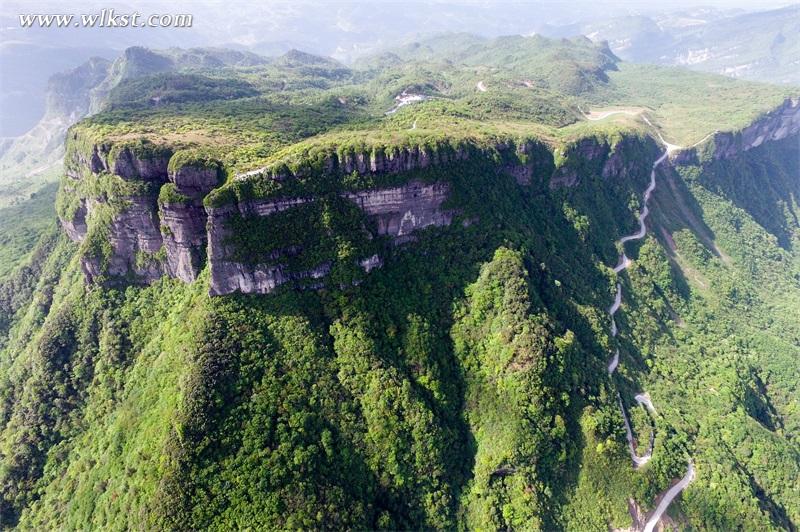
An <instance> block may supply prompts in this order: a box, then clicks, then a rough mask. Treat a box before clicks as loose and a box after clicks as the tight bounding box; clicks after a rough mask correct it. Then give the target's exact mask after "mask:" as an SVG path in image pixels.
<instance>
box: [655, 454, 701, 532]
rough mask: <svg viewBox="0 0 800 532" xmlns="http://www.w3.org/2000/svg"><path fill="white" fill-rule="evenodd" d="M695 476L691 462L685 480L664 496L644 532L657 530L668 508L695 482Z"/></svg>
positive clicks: (681, 480) (684, 476)
mask: <svg viewBox="0 0 800 532" xmlns="http://www.w3.org/2000/svg"><path fill="white" fill-rule="evenodd" d="M694 476H695V473H694V464H692V463H691V462H689V466H688V467H687V468H686V474H685V475H683V478H682V479H680V480H679V481H678V483H677V484H675V485H674V486H672V487H671V488H670V489H668V490H667V493H665V494H664V497H663V498H662V499H661V502H659V503H658V506H657V507H656V511H655V512H653V515H652V516H651V517H650V519H648V521H647V524H645V526H644V532H653V530H655V528H656V525H657V524H658V521H659V520H660V519H661V516H662V515H664V512H666V511H667V508H668V507H669V505H670V504H671V503H672V500H673V499H674V498H675V497H677V496H678V494H679V493H680V492H681V491H683V489H684V488H685V487H686V486H688V485H689V483H690V482H691V481H693V480H694Z"/></svg>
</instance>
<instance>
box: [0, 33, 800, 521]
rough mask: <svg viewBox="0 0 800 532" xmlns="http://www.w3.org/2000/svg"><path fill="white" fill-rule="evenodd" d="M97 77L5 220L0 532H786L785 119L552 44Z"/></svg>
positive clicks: (793, 229)
mask: <svg viewBox="0 0 800 532" xmlns="http://www.w3.org/2000/svg"><path fill="white" fill-rule="evenodd" d="M105 68H107V69H108V72H110V73H113V75H111V74H105V75H102V76H101V75H100V73H98V74H97V79H94V78H93V79H92V82H91V83H89V82H86V80H85V79H84V82H86V83H85V85H86V91H85V92H81V93H80V94H77V95H75V96H76V98H78V100H79V101H80V102H82V105H83V104H86V106H89V105H91V106H93V111H92V113H91V114H89V115H88V116H85V117H83V118H82V119H80V120H79V121H78V122H77V123H76V124H75V125H73V126H71V127H69V129H67V130H66V132H65V139H66V142H65V146H64V148H63V149H64V157H63V161H62V162H61V163H60V164H59V166H60V168H61V169H62V170H63V171H62V172H61V173H60V174H59V178H60V179H59V185H58V190H57V192H56V191H55V190H54V187H53V189H52V190H50V189H48V190H47V191H46V193H43V195H42V196H38V195H37V196H35V197H34V198H32V199H30V198H29V199H26V200H24V201H23V202H22V203H20V205H23V207H22V208H21V209H18V210H14V211H8V212H9V213H10V214H9V217H14V218H15V217H18V216H19V217H22V216H26V217H27V218H25V219H31V220H37V222H36V223H31V224H30V228H29V230H27V231H24V232H21V231H20V230H19V228H18V227H17V226H15V225H14V224H9V223H7V222H6V218H0V222H1V223H0V237H2V238H3V239H4V240H0V244H2V246H3V247H2V251H3V254H0V259H2V261H0V458H1V459H2V463H3V467H2V468H0V495H1V497H0V519H2V526H3V527H8V528H19V529H23V530H24V529H36V530H42V529H87V528H91V529H94V528H98V529H113V530H123V529H186V528H191V529H231V528H237V529H240V528H246V529H295V528H302V529H321V528H325V529H390V530H397V529H447V530H451V529H455V528H458V529H465V530H499V529H503V530H510V529H523V530H581V531H584V530H598V531H606V530H609V529H613V530H623V529H630V530H645V531H648V532H649V531H652V530H657V529H663V528H665V527H670V526H677V527H678V528H679V529H683V528H692V529H698V530H731V529H748V530H781V529H789V530H791V529H792V527H794V526H796V524H797V523H798V522H800V499H798V497H797V488H798V485H797V482H798V478H800V444H799V443H798V439H797V437H798V436H797V435H798V430H800V417H798V412H800V405H799V404H798V399H797V398H798V397H800V396H799V395H798V394H797V392H798V388H797V386H798V382H800V374H798V367H797V364H796V360H797V357H798V356H800V311H798V306H797V305H796V302H797V301H798V300H800V284H798V281H799V280H800V256H798V252H797V250H798V249H800V247H798V246H800V226H798V223H797V220H798V216H800V205H798V198H800V173H798V170H799V169H798V165H797V164H796V162H797V160H798V157H800V140H799V139H800V93H798V92H797V90H796V88H793V87H790V86H785V87H784V86H772V85H764V84H758V83H751V82H746V81H741V80H731V79H728V78H723V77H721V76H716V75H712V74H705V73H698V72H689V71H683V70H679V69H673V68H665V67H656V66H643V65H632V64H629V63H626V62H624V61H621V60H620V59H619V58H618V57H617V56H616V55H615V54H614V53H613V52H612V51H611V50H610V49H609V48H608V47H607V46H606V45H604V44H596V43H593V42H591V41H590V40H589V39H586V38H574V39H547V38H545V37H542V36H539V35H536V36H528V37H522V36H507V37H500V38H496V39H482V38H477V37H474V36H469V35H464V34H459V35H449V36H443V37H438V38H434V39H430V40H425V41H422V42H418V43H413V44H409V45H403V46H398V47H396V48H393V49H391V50H390V51H387V52H383V53H381V54H379V55H376V56H374V57H367V58H365V59H364V60H363V61H361V62H360V63H358V64H357V65H344V64H341V63H338V62H337V61H335V60H333V59H330V58H325V57H319V56H315V55H312V54H308V53H305V52H300V51H297V50H292V51H290V52H288V53H286V54H284V55H281V56H277V57H270V58H266V57H260V56H255V55H254V54H249V53H244V52H235V51H226V50H220V49H213V50H212V49H192V50H179V49H170V50H165V51H161V50H148V49H144V48H134V49H128V50H127V51H126V52H124V53H123V54H121V55H120V57H119V58H118V59H117V60H115V61H114V62H113V63H112V64H111V66H106V67H105ZM81 72H85V70H83V71H81ZM81 79H83V78H81ZM90 96H91V97H90ZM92 98H94V99H92ZM87 109H88V107H87ZM673 143H674V144H673ZM37 194H38V193H37ZM33 200H38V203H29V201H30V202H32V201H33ZM53 204H54V210H55V213H53V212H52V210H49V209H53ZM27 205H37V207H36V209H33V208H30V209H29V208H28V207H27ZM5 212H6V211H5V210H2V211H0V214H3V213H5ZM9 219H10V218H9ZM20 219H22V218H20ZM38 220H41V221H38ZM45 222H48V223H45Z"/></svg>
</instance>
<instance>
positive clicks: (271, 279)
mask: <svg viewBox="0 0 800 532" xmlns="http://www.w3.org/2000/svg"><path fill="white" fill-rule="evenodd" d="M449 191H450V188H449V185H448V184H446V183H430V184H426V183H422V182H420V181H411V182H409V183H408V184H406V185H403V186H401V187H393V188H384V189H374V190H364V191H359V192H346V193H343V194H342V197H343V198H345V199H347V200H349V201H352V202H353V203H355V204H356V205H357V206H358V207H359V208H360V209H361V210H362V211H363V212H364V213H366V214H367V215H368V216H369V217H370V218H372V219H373V220H374V222H375V227H376V228H377V234H378V235H387V236H390V237H392V240H393V241H394V242H395V243H402V242H407V241H409V240H410V239H412V238H413V234H412V233H414V232H415V231H417V230H420V229H424V228H426V227H430V226H446V225H450V223H451V222H452V220H453V215H454V211H452V210H448V209H443V208H442V204H443V203H444V201H445V200H446V199H447V197H448V194H449ZM311 201H313V199H312V198H282V199H276V200H269V201H266V200H260V201H248V202H244V203H241V204H234V205H226V206H224V207H220V208H209V209H208V213H209V218H208V256H209V264H210V269H211V286H210V291H211V294H212V295H221V294H229V293H232V292H237V291H238V292H243V293H259V294H267V293H269V292H271V291H273V290H274V289H275V288H276V287H278V286H280V285H282V284H284V283H287V282H294V281H300V280H302V281H303V282H304V286H312V287H313V286H316V284H315V283H313V282H312V283H310V284H309V283H308V280H314V279H321V278H322V277H324V276H326V275H327V274H328V273H329V272H330V269H331V265H330V264H329V263H323V264H319V265H317V266H316V267H315V268H312V269H310V270H305V271H300V272H297V271H291V272H290V271H289V270H287V269H286V268H285V267H284V266H282V265H280V264H275V263H274V262H275V261H277V262H280V260H281V259H282V258H283V257H285V256H286V255H287V254H297V253H298V252H302V250H276V252H275V253H274V254H273V256H272V257H270V258H271V259H273V263H271V264H245V263H243V262H241V261H237V260H235V258H234V257H235V255H236V253H235V250H234V249H232V247H231V244H230V236H231V232H230V231H231V229H230V228H229V221H230V219H231V218H232V216H234V215H237V214H240V215H243V216H257V217H268V216H271V215H273V214H275V213H278V212H282V211H286V210H289V209H293V208H296V207H298V206H301V205H305V204H307V203H310V202H311ZM359 265H360V266H361V268H363V269H364V270H365V271H367V272H369V271H370V270H372V269H374V268H377V267H380V266H381V265H382V262H381V259H380V257H379V256H377V255H373V256H370V257H365V258H363V259H361V260H359Z"/></svg>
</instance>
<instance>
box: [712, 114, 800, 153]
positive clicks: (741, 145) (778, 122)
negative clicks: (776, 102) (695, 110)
mask: <svg viewBox="0 0 800 532" xmlns="http://www.w3.org/2000/svg"><path fill="white" fill-rule="evenodd" d="M798 132H800V99H798V100H793V99H787V100H786V101H784V102H783V105H781V106H780V107H778V108H777V109H775V110H774V111H772V112H771V113H767V114H766V115H764V116H763V117H761V118H760V119H758V120H756V121H755V122H753V123H752V124H751V125H749V126H747V127H746V128H744V129H742V130H741V131H738V132H735V133H724V132H723V133H716V134H715V135H714V158H715V159H729V158H731V157H734V156H736V155H737V154H739V153H741V152H744V151H747V150H750V149H752V148H756V147H758V146H761V145H762V144H763V143H764V142H768V141H771V140H781V139H785V138H786V137H788V136H790V135H796V134H797V133H798Z"/></svg>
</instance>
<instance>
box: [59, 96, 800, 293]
mask: <svg viewBox="0 0 800 532" xmlns="http://www.w3.org/2000/svg"><path fill="white" fill-rule="evenodd" d="M798 133H800V102H798V101H792V100H787V101H786V102H785V103H784V105H782V106H781V107H780V108H778V109H777V110H775V111H774V112H772V113H770V114H768V115H765V116H764V117H763V118H762V119H760V120H759V121H757V122H755V123H754V124H752V125H751V126H749V127H747V128H745V129H744V130H742V131H740V132H737V133H718V134H716V136H715V137H714V146H715V150H714V157H717V158H725V157H731V156H733V155H734V154H736V153H739V152H741V151H746V150H748V149H751V148H753V147H756V146H759V145H761V144H762V143H764V142H767V141H771V140H778V139H782V138H785V137H787V136H790V135H797V134H798ZM73 140H75V139H73ZM656 150H658V147H657V146H656V144H655V142H654V141H652V140H643V139H641V138H635V137H630V138H624V139H622V140H621V141H619V142H617V143H616V144H614V145H613V146H611V145H610V144H609V142H608V141H605V140H602V139H598V138H584V139H581V140H580V141H578V142H575V143H573V144H571V145H568V146H567V147H566V148H565V149H564V151H563V153H561V154H560V160H561V163H560V164H559V165H558V166H556V165H555V163H554V155H553V153H552V151H551V150H550V149H549V148H547V147H546V146H545V145H543V144H538V143H535V142H525V143H521V144H515V143H514V142H512V141H505V142H502V141H498V143H497V145H496V146H494V149H493V151H492V152H491V153H486V152H481V149H478V148H476V147H474V146H473V147H469V146H461V145H458V146H455V147H454V146H449V145H448V146H445V147H443V149H437V150H431V149H426V148H424V147H420V146H416V147H405V148H400V149H394V150H387V151H386V152H384V151H380V150H373V151H371V152H363V153H356V152H346V151H345V152H335V151H329V152H326V153H325V154H323V155H318V156H317V157H319V158H318V159H317V161H318V163H319V164H311V163H309V162H307V163H306V164H292V165H290V164H288V163H287V162H285V161H284V162H280V161H279V162H278V163H276V164H273V165H271V166H270V167H265V168H261V169H259V170H256V171H253V172H248V173H247V174H242V175H239V176H237V177H236V178H235V179H236V180H243V181H246V180H250V179H253V180H259V179H273V180H277V181H285V180H291V179H296V178H298V177H309V175H310V174H309V172H312V167H313V168H316V170H315V171H321V172H323V173H327V174H329V175H338V176H349V175H350V174H352V173H358V174H362V175H364V176H368V177H370V178H374V177H376V176H378V175H380V174H397V175H398V176H400V177H395V178H391V182H401V183H402V182H403V179H402V176H401V174H403V173H406V172H419V171H423V170H425V169H427V168H429V167H432V166H437V165H445V164H455V163H459V162H461V161H465V160H467V159H469V158H470V157H484V160H487V159H486V157H487V156H489V157H490V158H491V160H492V164H493V165H494V166H493V167H492V168H494V169H495V170H492V171H500V172H502V173H505V174H507V175H510V176H512V177H513V178H514V179H515V180H516V182H517V183H518V184H519V185H520V186H525V187H528V186H537V187H540V188H541V190H542V192H545V190H546V189H547V188H548V187H549V188H550V189H555V188H558V187H561V186H576V185H577V184H578V183H579V182H580V180H581V178H582V177H583V176H585V175H593V176H601V177H602V178H603V179H622V180H630V179H639V178H642V179H645V178H646V177H647V176H648V175H649V171H650V161H652V159H653V153H651V152H655V151H656ZM68 154H69V155H68V160H67V162H66V163H67V164H65V167H66V174H67V176H66V177H65V178H64V179H65V186H64V190H63V193H64V194H73V195H75V196H76V197H73V198H71V199H72V200H73V201H70V202H65V205H67V204H68V205H72V206H75V207H74V208H72V209H71V210H70V212H69V214H65V215H61V224H62V226H63V228H64V230H65V232H66V233H67V235H68V236H69V238H71V239H72V240H73V241H75V242H80V243H82V246H83V247H82V267H83V270H84V273H85V275H86V277H87V279H88V280H90V281H91V280H110V279H114V278H120V279H124V280H126V281H127V282H139V283H150V282H153V281H154V280H156V279H159V278H160V277H162V276H164V275H168V276H170V277H174V278H177V279H180V280H182V281H184V282H192V281H194V280H195V279H197V276H198V274H199V273H200V271H201V270H202V269H203V268H204V267H205V265H206V262H207V263H208V266H209V270H210V278H211V281H210V292H211V294H214V295H221V294H230V293H233V292H243V293H261V294H265V293H269V292H271V291H273V290H275V288H277V287H278V286H281V285H283V284H286V283H292V284H297V285H300V286H302V287H317V286H321V285H322V284H323V278H324V277H326V276H327V275H329V274H330V273H331V271H332V270H333V268H334V267H337V268H338V263H337V264H334V263H333V262H332V259H330V258H323V257H327V256H326V255H324V254H320V255H317V254H315V253H314V250H313V249H302V246H301V245H294V244H292V245H289V246H288V247H287V248H286V249H267V250H266V251H264V252H263V253H261V252H259V253H261V255H260V257H261V258H259V259H258V260H252V261H251V260H248V255H247V254H251V253H254V252H253V251H252V250H250V249H249V247H248V248H242V249H236V248H235V246H236V245H240V244H236V243H235V242H237V241H240V240H241V239H239V240H237V239H236V238H234V237H236V236H240V235H237V234H235V233H233V231H241V230H242V227H245V231H246V230H247V223H250V222H248V220H254V221H259V222H258V223H254V224H253V226H252V227H253V228H254V229H253V231H262V232H263V231H269V230H270V229H269V228H270V223H271V222H270V221H269V220H270V217H272V216H274V215H276V214H277V213H282V212H284V211H292V210H295V209H300V208H305V206H307V205H308V204H314V202H317V201H320V198H315V197H313V196H311V195H309V196H305V197H304V196H297V197H289V196H283V197H274V198H268V199H236V198H238V197H241V196H237V195H236V194H233V195H230V196H223V197H224V198H228V199H227V200H224V201H221V203H219V204H217V205H216V206H214V207H211V206H204V204H203V198H204V197H206V196H207V195H208V193H209V192H210V191H212V190H213V189H214V188H215V187H217V186H219V184H220V182H221V177H222V166H221V165H220V164H219V163H218V162H216V161H209V160H206V159H193V158H192V156H193V155H192V154H189V153H188V152H178V153H175V154H174V153H173V152H172V151H171V150H170V149H168V148H163V147H160V146H155V145H152V144H150V143H147V142H139V143H134V144H130V145H125V146H116V147H115V146H111V145H106V144H97V145H94V146H91V147H90V148H88V149H84V150H83V151H81V150H77V149H76V150H72V151H68ZM687 157H694V158H697V154H696V152H695V151H694V150H686V151H684V152H681V153H678V154H676V156H675V158H674V160H673V163H678V164H680V162H681V161H682V160H688V159H686V158H687ZM290 166H291V167H292V168H293V169H292V170H290ZM110 174H111V175H110ZM432 175H436V174H432ZM82 179H97V180H98V183H103V182H104V181H103V180H109V179H110V180H111V181H110V182H111V183H112V184H113V186H112V187H110V188H109V190H112V191H114V192H113V193H114V194H117V196H116V197H113V198H109V197H107V196H106V194H108V193H107V192H100V193H99V194H98V196H96V197H94V196H90V197H85V196H81V194H86V193H87V192H85V190H105V188H104V187H103V186H100V187H99V188H98V187H95V186H88V187H84V186H81V180H82ZM114 180H116V181H114ZM106 183H108V182H106ZM450 187H451V184H450V183H449V182H445V181H433V182H429V181H424V180H421V179H419V178H416V177H410V176H409V178H408V180H406V181H405V183H404V184H402V185H398V186H388V187H383V188H373V189H366V190H349V191H342V192H340V193H339V198H338V199H336V200H335V201H339V202H341V201H342V200H343V201H344V203H345V204H347V205H351V206H352V208H353V209H355V212H358V210H360V211H361V212H362V213H363V216H364V221H363V222H364V223H363V225H364V227H363V228H362V230H363V232H364V238H365V239H366V240H364V242H369V241H372V240H371V237H374V238H378V237H388V239H389V241H390V242H392V243H393V244H396V245H399V244H403V243H406V242H409V241H413V240H414V238H415V233H416V232H417V231H420V230H422V229H425V228H427V227H444V226H449V225H450V224H451V223H452V222H453V220H454V217H455V215H456V214H457V210H456V209H454V208H452V207H449V206H447V203H446V202H447V200H448V198H449V197H450V195H451V188H450ZM290 188H291V187H290ZM82 190H83V191H84V192H81V191H82ZM119 191H123V192H121V193H120V192H119ZM124 191H127V192H124ZM119 194H123V196H122V197H118V196H119ZM334 198H335V196H334ZM328 200H330V197H329V196H328V197H327V199H326V201H328ZM226 201H227V202H226ZM212 204H213V202H212ZM337 205H338V204H337ZM345 210H347V209H345ZM95 211H97V212H96V213H95ZM311 211H313V209H311ZM347 212H350V211H347ZM346 216H350V215H349V214H348V215H346ZM281 219H282V218H281ZM289 219H291V216H289ZM348 220H349V218H348ZM264 221H266V222H267V223H266V224H265V223H262V222H264ZM313 221H317V220H313ZM472 221H474V220H473V219H469V218H468V219H465V220H463V224H464V225H465V226H467V225H469V223H471V222H472ZM234 222H236V223H234ZM100 223H102V224H103V225H102V226H101V227H95V225H96V224H100ZM242 223H244V224H245V225H244V226H242V225H241V224H242ZM237 224H238V225H237ZM275 227H276V229H275V230H276V231H281V230H285V229H280V228H279V227H282V226H280V225H276V226H275ZM265 228H266V229H265ZM370 228H371V229H370ZM369 230H372V231H373V233H372V234H371V235H370V234H368V233H367V231H369ZM248 235H249V233H248ZM251 236H255V237H256V238H258V236H259V235H258V234H255V233H254V234H253V235H251ZM265 236H266V237H271V236H274V235H269V234H266V235H265ZM98 237H99V238H101V241H100V242H98V240H97V238H98ZM265 240H266V241H269V242H276V241H280V239H274V238H272V239H271V238H266V239H265ZM376 242H378V241H376ZM246 245H247V246H249V244H246ZM269 245H274V244H269ZM303 245H311V244H303ZM313 245H316V244H313ZM98 250H99V251H98ZM360 253H363V256H361V257H354V258H353V259H352V260H353V261H354V263H353V266H355V267H357V268H360V269H361V270H363V271H364V272H369V271H371V270H373V269H375V268H379V267H381V266H382V264H383V262H382V259H381V257H380V255H379V254H377V253H375V249H373V248H371V247H369V246H365V247H364V248H363V250H362V252H360ZM316 257H320V258H316ZM259 261H265V262H259ZM315 262H316V263H315ZM289 264H291V265H292V267H290V266H289ZM298 264H301V265H302V266H298ZM338 271H339V270H338V269H337V272H338ZM337 275H338V274H337ZM337 278H338V277H337ZM353 282H357V280H354V281H353Z"/></svg>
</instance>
